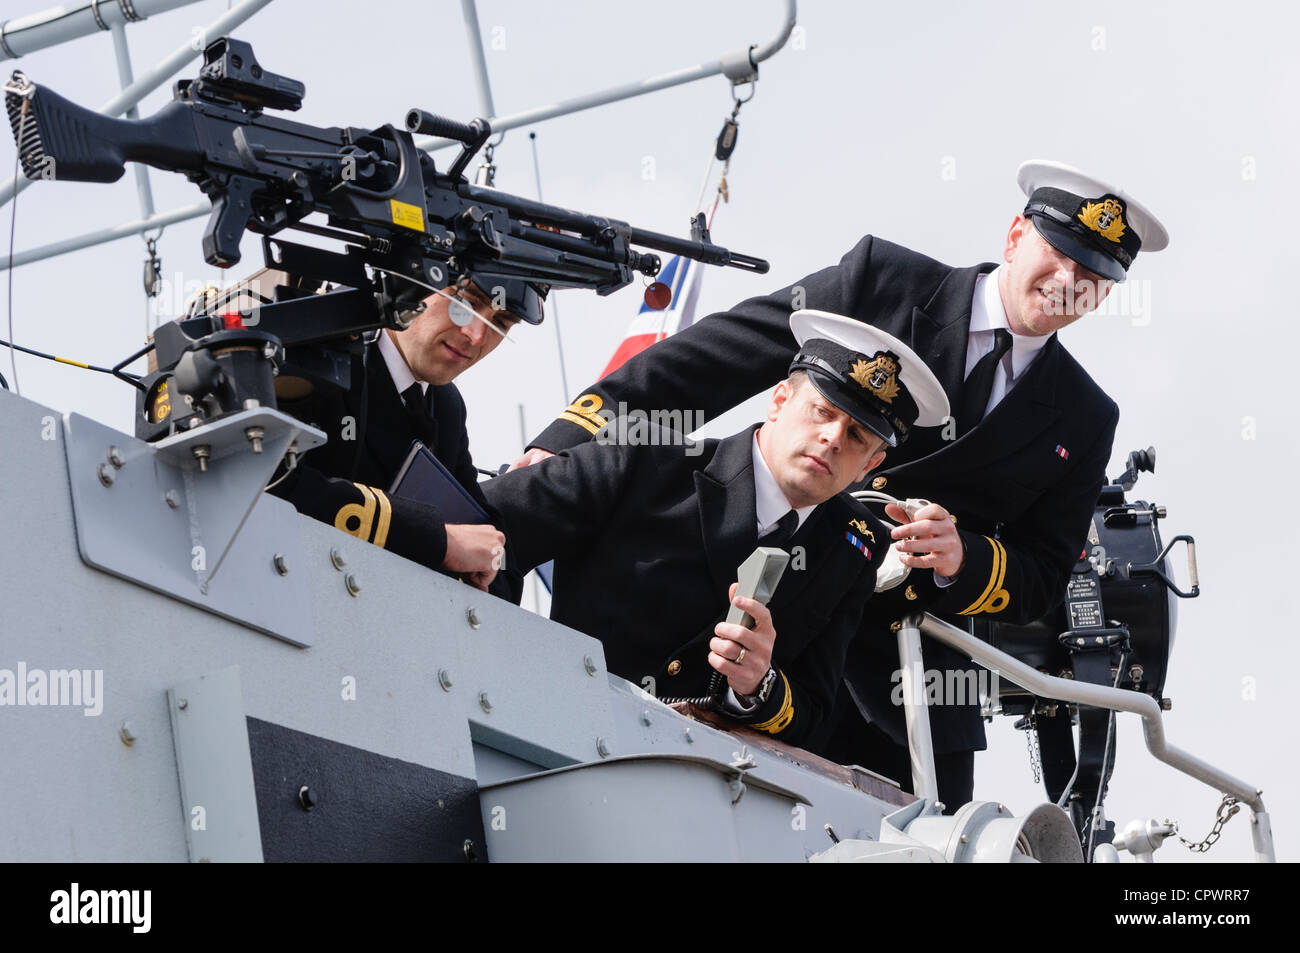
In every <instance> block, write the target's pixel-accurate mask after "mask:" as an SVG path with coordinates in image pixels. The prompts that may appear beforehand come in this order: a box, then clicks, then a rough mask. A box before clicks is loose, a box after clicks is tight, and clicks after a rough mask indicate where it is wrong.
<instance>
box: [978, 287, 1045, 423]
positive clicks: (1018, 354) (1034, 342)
mask: <svg viewBox="0 0 1300 953" xmlns="http://www.w3.org/2000/svg"><path fill="white" fill-rule="evenodd" d="M1003 267H1004V266H1003V265H999V266H998V267H997V268H995V269H993V271H991V272H989V273H988V274H987V275H981V276H980V277H979V278H976V279H975V297H974V299H973V300H972V301H971V309H970V337H969V338H968V339H967V344H966V373H965V375H964V376H965V377H969V376H970V372H971V371H972V370H974V369H975V365H976V364H978V363H979V359H980V358H981V357H983V356H984V355H985V354H988V353H989V352H990V351H992V350H993V332H994V331H996V330H997V329H998V328H1003V329H1005V330H1007V331H1008V332H1010V333H1011V350H1009V351H1007V353H1006V354H1004V355H1003V356H1002V360H1001V361H999V362H998V369H997V372H996V373H995V374H994V375H993V390H992V391H991V392H990V393H989V402H988V406H987V407H985V408H984V414H985V416H987V415H988V413H989V412H990V411H991V410H993V408H994V407H996V406H997V405H998V403H999V402H1000V401H1001V400H1002V398H1003V397H1005V396H1006V395H1007V391H1009V390H1011V388H1012V387H1014V386H1015V385H1016V382H1017V381H1019V380H1020V379H1021V378H1022V377H1024V376H1025V371H1027V370H1029V365H1030V364H1032V363H1033V362H1034V358H1036V357H1038V354H1039V352H1040V351H1042V349H1043V346H1044V345H1045V344H1047V340H1048V338H1050V337H1051V335H1050V334H1044V335H1041V336H1034V335H1029V334H1016V333H1015V332H1014V331H1011V327H1010V325H1009V324H1008V323H1007V312H1006V309H1005V308H1003V307H1002V295H1001V293H1000V292H999V291H998V275H999V273H1000V272H1001V271H1002V269H1003Z"/></svg>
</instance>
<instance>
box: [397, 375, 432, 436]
mask: <svg viewBox="0 0 1300 953" xmlns="http://www.w3.org/2000/svg"><path fill="white" fill-rule="evenodd" d="M402 402H403V403H405V404H406V415H407V416H408V417H409V418H410V419H411V426H412V427H414V428H415V432H416V434H417V435H418V436H419V437H420V439H421V440H422V441H423V442H424V443H425V444H426V445H429V444H431V443H433V436H432V435H433V415H432V414H431V413H429V396H428V394H427V393H426V392H425V391H424V390H423V388H421V387H420V384H419V382H418V381H417V382H416V383H414V384H412V385H411V386H410V387H408V388H406V390H404V391H402Z"/></svg>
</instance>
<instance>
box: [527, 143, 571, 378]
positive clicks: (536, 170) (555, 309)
mask: <svg viewBox="0 0 1300 953" xmlns="http://www.w3.org/2000/svg"><path fill="white" fill-rule="evenodd" d="M528 142H529V143H530V144H531V145H532V147H533V179H534V180H535V181H536V183H537V201H539V202H544V201H546V200H545V199H543V198H542V167H541V165H539V164H538V162H537V133H536V132H531V131H530V132H529V133H528ZM559 305H560V302H559V301H552V302H551V319H552V320H551V323H552V324H554V325H555V347H556V349H557V350H558V351H559V352H560V387H561V389H562V390H563V391H564V393H563V395H562V396H563V397H564V399H565V400H569V399H570V398H571V397H572V396H573V395H572V394H570V393H569V375H568V372H567V371H566V370H565V367H564V341H563V339H562V338H561V337H560V307H559Z"/></svg>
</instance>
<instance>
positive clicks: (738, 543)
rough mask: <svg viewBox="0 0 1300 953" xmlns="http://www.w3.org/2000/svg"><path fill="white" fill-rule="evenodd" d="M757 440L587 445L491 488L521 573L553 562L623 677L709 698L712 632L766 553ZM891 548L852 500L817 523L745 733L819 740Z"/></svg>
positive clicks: (559, 590) (558, 583) (804, 532)
mask: <svg viewBox="0 0 1300 953" xmlns="http://www.w3.org/2000/svg"><path fill="white" fill-rule="evenodd" d="M755 429H757V425H755V426H754V427H750V428H748V429H746V430H744V431H742V432H741V433H738V434H735V435H733V436H731V437H728V438H727V439H725V440H721V441H718V440H705V441H701V442H699V443H697V444H695V445H694V446H693V447H692V448H691V452H692V453H694V451H695V450H700V451H701V452H700V453H699V454H698V455H694V456H692V455H689V454H687V453H686V452H685V448H683V446H681V445H680V438H679V439H678V440H677V441H676V442H675V444H674V445H644V444H643V445H638V446H631V445H627V444H626V443H625V444H622V445H612V444H610V445H604V444H601V443H588V444H585V445H582V446H577V447H573V448H572V449H570V450H568V451H566V452H562V453H560V454H559V455H558V456H556V457H551V458H548V459H547V460H544V461H543V462H541V463H539V464H536V465H534V466H531V467H525V468H524V469H521V470H515V471H513V472H511V473H507V474H505V475H504V476H500V477H497V478H496V479H494V480H492V481H490V482H489V483H488V484H486V485H485V490H486V494H487V498H488V501H489V502H490V503H492V505H493V506H494V507H495V508H496V510H497V511H498V512H500V514H501V517H502V519H503V520H504V528H505V532H506V535H507V536H508V537H509V538H510V539H511V541H512V545H513V550H512V552H513V554H514V555H515V556H516V558H517V560H518V564H519V566H520V568H522V569H523V570H524V571H525V572H526V571H527V570H528V569H529V568H531V567H534V566H537V565H540V564H541V563H544V562H546V561H547V560H548V559H554V560H555V582H554V586H555V588H554V595H553V599H552V603H551V618H552V619H555V620H556V621H557V622H561V623H563V624H565V625H568V626H571V627H572V628H575V629H578V630H579V631H581V632H585V633H587V634H588V635H591V636H593V637H595V638H597V639H599V640H600V641H601V642H602V643H603V644H604V647H605V659H606V663H607V664H608V666H609V671H611V672H613V673H614V674H615V675H620V676H622V677H623V678H626V679H628V680H629V681H631V682H634V683H636V684H637V685H639V686H641V687H642V688H646V689H647V690H649V691H651V692H653V693H654V694H655V695H657V696H658V697H660V698H673V697H675V698H681V697H697V696H701V695H704V694H706V692H707V690H708V686H709V679H710V675H711V674H712V673H713V671H714V670H713V668H712V667H710V665H709V663H708V654H709V648H708V642H709V639H710V638H712V636H713V627H714V625H716V624H717V623H718V622H721V621H722V620H723V618H724V617H725V616H726V614H727V608H728V600H727V593H728V589H729V587H730V586H731V584H732V583H733V582H735V581H736V570H737V569H738V568H739V566H740V564H741V563H742V562H744V560H745V559H746V558H747V557H748V556H749V554H750V553H752V552H753V551H754V547H755V546H756V545H757V534H758V530H757V527H756V525H755V519H756V517H755V490H754V473H753V456H752V444H753V434H754V431H755ZM854 521H860V523H859V525H858V526H856V527H855V526H853V525H852V523H853V522H854ZM850 535H851V536H852V537H853V538H856V539H858V540H860V541H861V542H862V544H863V549H859V548H858V547H857V546H856V545H854V543H853V542H852V540H851V539H850ZM885 538H886V535H885V529H884V527H883V526H882V525H881V524H880V523H879V522H878V521H877V520H876V519H875V517H873V516H872V515H871V513H870V512H869V511H868V510H867V509H866V508H865V507H863V506H862V505H861V504H859V503H857V502H856V501H854V500H852V499H850V498H849V497H848V496H847V495H846V494H840V495H838V496H835V497H832V498H831V499H829V500H827V501H826V502H824V503H822V504H820V505H819V506H818V507H817V508H816V509H815V510H813V512H812V513H811V514H809V516H808V518H807V519H806V520H805V521H804V523H803V525H802V526H801V527H800V528H799V530H798V532H797V533H796V534H795V535H794V537H793V538H792V539H791V540H790V541H789V543H788V544H787V545H786V546H785V549H786V550H787V551H789V552H790V553H791V554H792V556H794V557H795V558H794V559H793V560H792V561H791V563H790V565H789V567H787V569H786V572H785V575H784V576H783V577H782V579H781V582H780V584H779V585H778V586H777V589H776V592H775V593H774V595H773V598H772V600H771V602H770V603H769V604H768V608H769V609H770V610H771V612H772V622H773V626H774V627H775V629H776V643H775V646H774V648H773V659H772V662H773V665H774V666H775V667H776V669H777V670H778V672H779V673H780V675H779V677H778V679H777V681H776V687H775V689H774V691H773V692H772V695H771V696H770V697H769V698H768V700H767V702H766V703H764V704H762V705H759V706H757V707H756V708H755V709H754V711H753V712H751V713H749V714H748V715H746V716H744V717H741V718H738V719H737V720H738V721H742V722H745V723H747V724H749V725H750V726H751V727H753V728H756V729H759V730H762V731H766V732H768V733H770V734H772V735H775V736H776V737H778V738H780V739H781V740H783V741H788V742H792V743H795V744H798V743H800V742H802V741H803V740H804V739H805V738H807V737H808V736H809V734H810V733H811V732H812V731H813V730H815V729H816V728H818V727H820V723H821V721H822V719H823V718H824V717H825V716H826V715H827V714H828V713H829V711H830V708H831V705H832V703H833V701H834V699H835V692H836V689H837V687H838V686H839V683H840V681H841V680H842V678H843V670H844V653H845V650H846V649H847V647H848V643H849V641H850V640H851V639H852V637H853V634H854V632H855V631H856V630H857V626H858V621H859V619H860V617H861V614H862V606H863V604H864V603H865V602H866V600H867V599H868V598H869V597H870V595H871V593H872V591H873V590H874V588H875V580H876V569H877V568H878V567H879V565H880V562H881V561H882V560H883V559H884V554H885V548H884V547H885V545H887V544H886V543H885V542H884V540H885ZM797 547H802V550H799V549H798V548H797ZM864 550H865V551H864ZM647 678H649V679H652V680H653V681H646V679H647ZM728 714H730V713H728Z"/></svg>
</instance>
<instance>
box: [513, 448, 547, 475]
mask: <svg viewBox="0 0 1300 953" xmlns="http://www.w3.org/2000/svg"><path fill="white" fill-rule="evenodd" d="M553 456H555V454H553V453H551V451H549V450H543V449H542V448H541V447H533V449H531V450H525V451H524V455H523V456H522V457H520V458H519V459H518V460H516V461H515V462H514V463H512V464H510V470H522V469H523V468H524V467H531V466H532V465H533V464H534V463H541V462H542V461H543V460H545V459H546V458H547V457H553ZM510 470H507V471H506V473H509V472H510Z"/></svg>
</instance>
